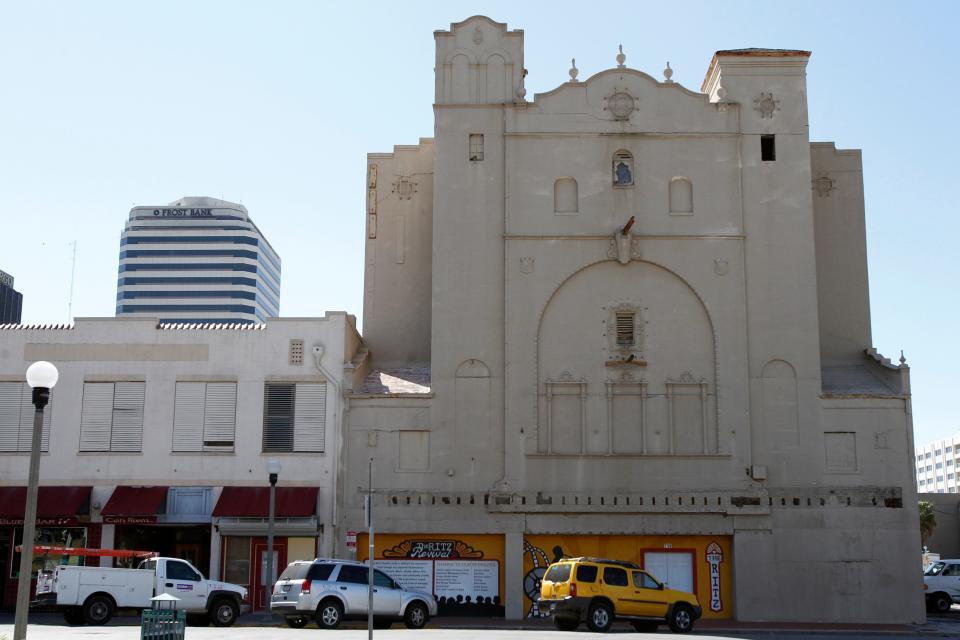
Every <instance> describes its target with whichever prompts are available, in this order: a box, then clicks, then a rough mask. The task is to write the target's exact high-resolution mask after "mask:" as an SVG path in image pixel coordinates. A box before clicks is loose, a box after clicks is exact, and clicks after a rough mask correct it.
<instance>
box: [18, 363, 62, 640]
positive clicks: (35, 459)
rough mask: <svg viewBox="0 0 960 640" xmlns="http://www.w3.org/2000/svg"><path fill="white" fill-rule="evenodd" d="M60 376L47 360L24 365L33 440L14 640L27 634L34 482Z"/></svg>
mask: <svg viewBox="0 0 960 640" xmlns="http://www.w3.org/2000/svg"><path fill="white" fill-rule="evenodd" d="M59 377H60V374H59V372H58V371H57V368H56V367H55V366H53V365H52V364H50V363H49V362H45V361H42V360H41V361H40V362H34V363H33V364H32V365H30V367H29V368H27V384H28V385H30V387H31V388H32V389H33V406H34V412H33V442H32V443H31V445H30V475H29V477H28V480H27V501H26V504H25V505H24V513H23V539H22V541H21V545H22V547H21V551H20V575H19V576H18V583H17V611H16V614H15V617H14V626H13V640H25V639H26V637H27V614H28V612H29V608H30V580H31V578H32V577H33V539H34V538H35V537H36V532H37V486H38V485H39V483H40V448H41V446H42V442H43V408H44V407H46V406H47V403H48V402H50V389H52V388H53V386H54V385H55V384H57V378H59Z"/></svg>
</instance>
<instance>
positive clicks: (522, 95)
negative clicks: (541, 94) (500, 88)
mask: <svg viewBox="0 0 960 640" xmlns="http://www.w3.org/2000/svg"><path fill="white" fill-rule="evenodd" d="M524 75H525V74H520V86H519V87H518V88H517V98H518V99H519V100H520V102H526V98H527V88H526V87H525V86H524V83H523V76H524Z"/></svg>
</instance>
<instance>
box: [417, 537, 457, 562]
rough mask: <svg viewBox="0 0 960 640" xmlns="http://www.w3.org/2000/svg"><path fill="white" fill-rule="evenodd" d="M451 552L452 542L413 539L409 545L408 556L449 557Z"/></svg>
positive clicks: (451, 554)
mask: <svg viewBox="0 0 960 640" xmlns="http://www.w3.org/2000/svg"><path fill="white" fill-rule="evenodd" d="M453 555H454V554H453V542H438V541H419V540H418V541H415V542H414V543H413V545H412V546H411V549H410V553H409V555H408V556H407V557H409V558H450V557H452V556H453Z"/></svg>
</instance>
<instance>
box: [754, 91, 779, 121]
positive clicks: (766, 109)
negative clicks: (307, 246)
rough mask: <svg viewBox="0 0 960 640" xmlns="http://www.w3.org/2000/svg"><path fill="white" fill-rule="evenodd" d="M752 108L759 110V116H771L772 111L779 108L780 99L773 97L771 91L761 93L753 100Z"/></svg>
mask: <svg viewBox="0 0 960 640" xmlns="http://www.w3.org/2000/svg"><path fill="white" fill-rule="evenodd" d="M753 105H754V107H753V108H754V109H756V110H757V111H759V112H760V117H761V118H772V117H773V112H774V111H779V110H780V101H779V100H776V99H775V98H774V97H773V94H772V93H761V94H760V97H759V98H757V99H756V100H754V101H753Z"/></svg>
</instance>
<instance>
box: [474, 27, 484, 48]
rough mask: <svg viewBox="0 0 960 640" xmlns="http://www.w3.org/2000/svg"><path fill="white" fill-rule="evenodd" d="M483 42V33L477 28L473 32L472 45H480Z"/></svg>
mask: <svg viewBox="0 0 960 640" xmlns="http://www.w3.org/2000/svg"><path fill="white" fill-rule="evenodd" d="M482 42H483V31H481V30H480V27H477V28H476V29H474V30H473V44H480V43H482Z"/></svg>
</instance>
